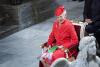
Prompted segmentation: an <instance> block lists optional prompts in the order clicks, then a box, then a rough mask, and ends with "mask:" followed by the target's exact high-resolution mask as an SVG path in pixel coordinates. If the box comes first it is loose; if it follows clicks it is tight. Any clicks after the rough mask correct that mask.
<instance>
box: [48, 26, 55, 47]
mask: <svg viewBox="0 0 100 67" xmlns="http://www.w3.org/2000/svg"><path fill="white" fill-rule="evenodd" d="M54 25H55V24H53V28H52V31H51V33H50V35H49V38H48V43H47V44H48V45H50V46H53V42H54V41H55V37H54Z"/></svg>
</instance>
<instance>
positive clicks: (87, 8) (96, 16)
mask: <svg viewBox="0 0 100 67" xmlns="http://www.w3.org/2000/svg"><path fill="white" fill-rule="evenodd" d="M83 16H84V19H86V18H88V19H91V20H92V21H93V22H96V21H100V0H85V5H84V12H83Z"/></svg>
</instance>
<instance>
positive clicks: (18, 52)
mask: <svg viewBox="0 0 100 67" xmlns="http://www.w3.org/2000/svg"><path fill="white" fill-rule="evenodd" d="M64 5H65V7H66V8H69V9H70V10H69V11H70V12H68V13H70V14H68V17H69V18H70V19H71V18H75V17H76V16H82V12H81V11H82V9H83V7H82V5H83V3H78V2H75V3H74V2H72V3H71V2H70V4H69V5H68V3H65V2H64ZM67 5H68V6H67ZM69 6H70V7H69ZM81 7H82V8H81ZM74 8H75V9H74ZM74 12H75V13H74ZM76 13H77V14H78V15H77V14H76ZM74 15H75V16H74ZM81 19H82V18H81ZM54 20H55V17H52V18H51V19H48V20H46V21H44V22H42V23H39V24H36V25H33V26H31V27H29V28H26V29H24V30H22V31H19V32H17V33H14V34H13V35H10V36H9V37H6V38H4V39H2V40H0V67H38V62H39V60H38V59H37V57H38V56H39V55H40V54H41V49H40V45H41V44H42V43H44V42H45V41H47V39H48V35H49V33H50V31H51V28H52V24H53V21H54Z"/></svg>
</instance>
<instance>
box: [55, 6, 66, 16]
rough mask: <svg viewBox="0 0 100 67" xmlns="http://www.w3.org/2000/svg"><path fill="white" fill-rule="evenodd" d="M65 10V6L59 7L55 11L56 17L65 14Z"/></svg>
mask: <svg viewBox="0 0 100 67" xmlns="http://www.w3.org/2000/svg"><path fill="white" fill-rule="evenodd" d="M64 10H65V8H64V6H63V5H61V6H58V7H57V8H56V10H55V16H60V15H61V14H62V13H63V12H64Z"/></svg>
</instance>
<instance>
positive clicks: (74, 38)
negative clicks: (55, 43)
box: [64, 24, 78, 49]
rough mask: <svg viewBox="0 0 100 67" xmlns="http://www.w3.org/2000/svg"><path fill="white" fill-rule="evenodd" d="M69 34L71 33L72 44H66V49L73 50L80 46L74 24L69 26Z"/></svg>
mask: <svg viewBox="0 0 100 67" xmlns="http://www.w3.org/2000/svg"><path fill="white" fill-rule="evenodd" d="M68 32H69V33H70V38H71V42H70V43H68V42H66V43H64V46H65V48H68V49H69V48H72V47H73V46H77V45H78V36H77V34H76V31H75V28H74V26H73V25H72V24H70V25H69V26H68Z"/></svg>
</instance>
